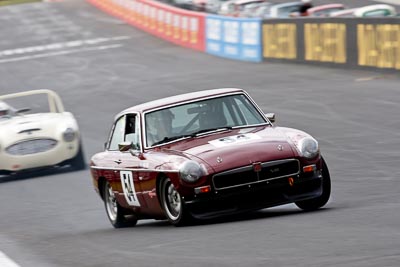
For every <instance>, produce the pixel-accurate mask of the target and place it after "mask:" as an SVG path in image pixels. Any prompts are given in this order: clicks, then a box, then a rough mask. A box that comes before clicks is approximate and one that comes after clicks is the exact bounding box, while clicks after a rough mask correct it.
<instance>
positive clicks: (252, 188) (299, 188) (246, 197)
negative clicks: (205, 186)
mask: <svg viewBox="0 0 400 267" xmlns="http://www.w3.org/2000/svg"><path fill="white" fill-rule="evenodd" d="M289 178H293V180H292V182H293V183H292V184H291V183H290V181H289ZM321 194H322V175H321V174H320V172H319V171H316V172H314V173H313V174H312V175H308V176H305V175H298V176H295V177H284V178H280V179H275V180H266V181H262V182H260V183H256V184H251V185H244V186H240V187H236V188H232V189H224V190H219V191H215V190H214V191H212V192H210V193H207V194H204V195H202V194H199V195H196V196H195V197H194V198H193V199H191V200H185V204H186V206H187V208H188V210H189V212H190V213H191V214H192V216H193V217H194V218H197V219H209V218H213V217H217V216H221V215H230V214H235V213H240V212H245V211H251V210H259V209H264V208H268V207H273V206H279V205H283V204H288V203H293V202H296V201H301V200H306V199H311V198H315V197H318V196H320V195H321Z"/></svg>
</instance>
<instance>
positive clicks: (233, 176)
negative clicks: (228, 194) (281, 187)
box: [212, 159, 300, 190]
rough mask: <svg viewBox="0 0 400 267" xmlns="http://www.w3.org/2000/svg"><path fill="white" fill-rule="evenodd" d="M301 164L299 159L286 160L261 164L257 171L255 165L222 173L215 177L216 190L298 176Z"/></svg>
mask: <svg viewBox="0 0 400 267" xmlns="http://www.w3.org/2000/svg"><path fill="white" fill-rule="evenodd" d="M299 172H300V163H299V161H298V160H297V159H285V160H277V161H270V162H264V163H261V170H260V171H257V172H256V171H255V170H254V167H253V165H248V166H244V167H241V168H237V169H233V170H229V171H226V172H221V173H218V174H216V175H214V176H213V178H212V179H213V184H214V187H215V189H217V190H218V189H226V188H232V187H236V186H242V185H248V184H253V183H258V182H261V181H266V180H270V179H278V178H281V177H287V176H292V175H297V174H299Z"/></svg>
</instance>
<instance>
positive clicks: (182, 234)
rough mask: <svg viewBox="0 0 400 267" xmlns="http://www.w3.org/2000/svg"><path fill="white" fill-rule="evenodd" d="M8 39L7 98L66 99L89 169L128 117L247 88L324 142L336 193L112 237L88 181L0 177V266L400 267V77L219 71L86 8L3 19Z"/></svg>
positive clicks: (267, 68)
mask: <svg viewBox="0 0 400 267" xmlns="http://www.w3.org/2000/svg"><path fill="white" fill-rule="evenodd" d="M0 25H1V27H0V36H1V38H0V94H5V93H11V92H19V91H24V90H30V89H39V88H49V89H53V90H55V91H57V92H58V93H59V94H60V95H61V97H62V99H63V101H64V105H65V107H66V109H68V110H70V111H71V112H73V113H74V114H75V116H76V118H77V120H78V122H79V124H80V127H81V131H82V134H83V141H84V148H85V154H86V157H87V159H88V160H89V158H90V156H91V155H92V154H94V153H95V152H98V151H100V150H101V149H102V147H103V143H104V141H105V140H106V137H107V135H108V131H109V128H110V126H111V123H112V120H113V117H114V116H115V115H116V114H117V113H118V112H119V111H121V110H122V109H124V108H126V107H129V106H132V105H136V104H139V103H141V102H144V101H148V100H153V99H157V98H162V97H166V96H171V95H175V94H179V93H185V92H191V91H196V90H201V89H210V88H219V87H240V88H244V89H246V90H247V91H248V92H249V93H250V94H251V95H252V96H253V98H254V99H255V100H256V101H257V102H258V104H259V105H260V106H261V107H262V109H263V110H264V111H265V112H275V113H276V114H277V124H278V125H280V126H288V127H294V128H299V129H302V130H305V131H307V132H309V133H311V134H312V135H314V136H315V137H316V138H317V139H318V140H319V141H320V145H321V149H322V153H323V155H324V157H325V159H326V161H327V163H328V166H329V167H330V172H331V178H332V183H333V184H332V186H333V188H332V190H333V192H332V198H331V200H330V202H329V203H328V205H327V206H326V208H324V209H321V210H319V211H316V212H309V213H306V212H302V211H300V210H299V209H298V208H296V207H295V206H294V205H286V206H282V207H277V208H273V209H265V210H262V211H259V212H256V213H252V214H249V215H247V216H240V217H239V216H236V217H230V218H224V219H221V220H214V221H207V222H205V223H201V224H198V225H194V226H189V227H183V228H176V227H173V226H171V225H169V224H168V223H167V222H165V221H154V220H145V221H140V222H139V224H138V225H137V226H136V227H135V228H128V229H122V230H116V229H113V228H112V227H111V224H110V223H109V222H108V219H107V217H106V214H105V211H104V207H103V204H102V202H101V201H100V198H99V197H98V196H97V195H96V193H95V192H94V190H93V187H92V184H91V179H90V176H89V171H88V170H85V171H80V172H61V173H50V174H48V173H47V174H46V173H39V174H38V175H36V176H35V177H13V179H7V178H4V177H3V178H0V181H2V182H1V183H0V265H1V260H2V258H4V257H2V255H3V254H2V253H4V254H5V255H7V256H8V257H9V258H11V259H12V260H13V261H14V262H15V263H16V264H15V266H22V267H25V266H26V267H31V266H33V267H36V266H38V267H52V266H57V267H58V266H71V267H97V266H104V267H110V266H135V267H142V266H143V267H144V266H157V267H160V266H163V267H167V266H182V267H187V266H191V267H200V266H208V267H214V266H216V267H220V266H226V267H232V266H250V267H253V266H263V267H265V266H272V267H275V266H304V267H313V266H315V267H319V266H362V267H367V266H371V267H376V266H385V267H386V266H396V267H397V266H399V262H400V249H399V248H400V231H399V229H400V228H399V222H400V201H399V195H400V180H399V179H400V171H399V163H400V152H399V148H400V131H399V130H400V128H399V125H400V112H399V106H400V86H399V85H400V83H399V82H400V79H399V78H400V77H399V76H398V75H396V74H380V73H378V72H367V71H360V70H354V71H351V70H340V69H331V68H322V67H315V66H307V65H294V64H276V63H273V64H272V63H262V64H255V63H243V62H236V61H232V60H227V59H221V58H217V57H214V56H209V55H206V54H203V53H199V52H194V51H191V50H188V49H185V48H181V47H178V46H174V45H172V44H170V43H167V42H165V41H162V40H159V39H157V38H155V37H152V36H150V35H148V34H146V33H144V32H141V31H139V30H136V29H134V28H132V27H130V26H129V25H126V24H124V23H122V22H120V21H119V20H117V19H114V18H112V17H109V16H107V15H105V14H103V13H101V12H100V11H98V10H97V9H95V8H94V7H92V6H90V5H89V4H87V3H86V2H84V1H78V0H69V1H64V2H62V1H59V2H51V3H35V4H24V5H15V6H7V7H1V8H0ZM55 44H56V45H55ZM32 47H33V48H32ZM28 48H30V49H28Z"/></svg>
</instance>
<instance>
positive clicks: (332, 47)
mask: <svg viewBox="0 0 400 267" xmlns="http://www.w3.org/2000/svg"><path fill="white" fill-rule="evenodd" d="M304 46H305V60H307V61H320V62H333V63H346V60H347V55H346V25H345V24H343V23H306V24H304Z"/></svg>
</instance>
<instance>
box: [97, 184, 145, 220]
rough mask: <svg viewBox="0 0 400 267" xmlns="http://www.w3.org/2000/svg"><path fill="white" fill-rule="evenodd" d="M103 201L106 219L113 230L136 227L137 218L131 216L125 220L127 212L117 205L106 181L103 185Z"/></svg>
mask: <svg viewBox="0 0 400 267" xmlns="http://www.w3.org/2000/svg"><path fill="white" fill-rule="evenodd" d="M103 199H104V206H105V208H106V213H107V217H108V219H109V220H110V222H111V224H112V226H114V227H115V228H123V227H129V226H135V225H136V223H137V218H136V217H135V216H134V215H133V214H131V215H130V216H129V218H127V215H129V214H128V212H127V211H126V209H124V208H122V207H121V206H120V205H119V204H118V202H117V200H116V198H115V194H114V191H113V189H112V187H111V185H110V183H109V182H107V181H106V182H105V183H104V187H103Z"/></svg>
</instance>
